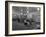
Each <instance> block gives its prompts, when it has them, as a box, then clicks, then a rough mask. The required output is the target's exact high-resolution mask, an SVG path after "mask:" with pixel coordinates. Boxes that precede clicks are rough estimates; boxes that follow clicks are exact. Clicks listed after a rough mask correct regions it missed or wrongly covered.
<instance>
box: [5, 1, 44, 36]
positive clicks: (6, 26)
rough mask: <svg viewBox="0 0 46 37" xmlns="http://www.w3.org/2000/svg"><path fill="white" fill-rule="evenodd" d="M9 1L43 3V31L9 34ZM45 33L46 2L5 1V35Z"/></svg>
mask: <svg viewBox="0 0 46 37" xmlns="http://www.w3.org/2000/svg"><path fill="white" fill-rule="evenodd" d="M8 2H11V3H12V2H13V3H14V2H17V3H27V4H28V3H29V4H42V5H43V16H44V17H43V32H42V33H26V34H11V35H9V34H8V30H9V29H8ZM44 33H45V3H40V2H24V1H23V2H22V1H5V36H16V35H17V36H18V35H35V34H44Z"/></svg>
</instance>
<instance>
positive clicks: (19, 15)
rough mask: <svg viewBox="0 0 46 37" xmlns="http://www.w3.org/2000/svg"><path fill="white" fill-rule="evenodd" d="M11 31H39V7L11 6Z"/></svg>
mask: <svg viewBox="0 0 46 37" xmlns="http://www.w3.org/2000/svg"><path fill="white" fill-rule="evenodd" d="M12 28H13V30H33V29H40V7H19V6H18V7H17V6H12Z"/></svg>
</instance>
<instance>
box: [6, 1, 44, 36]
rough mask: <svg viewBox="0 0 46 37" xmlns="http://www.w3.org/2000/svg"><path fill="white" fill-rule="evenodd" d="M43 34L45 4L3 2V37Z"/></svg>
mask: <svg viewBox="0 0 46 37" xmlns="http://www.w3.org/2000/svg"><path fill="white" fill-rule="evenodd" d="M44 33H45V4H44V3H40V2H22V1H5V35H6V36H16V35H34V34H44Z"/></svg>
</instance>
